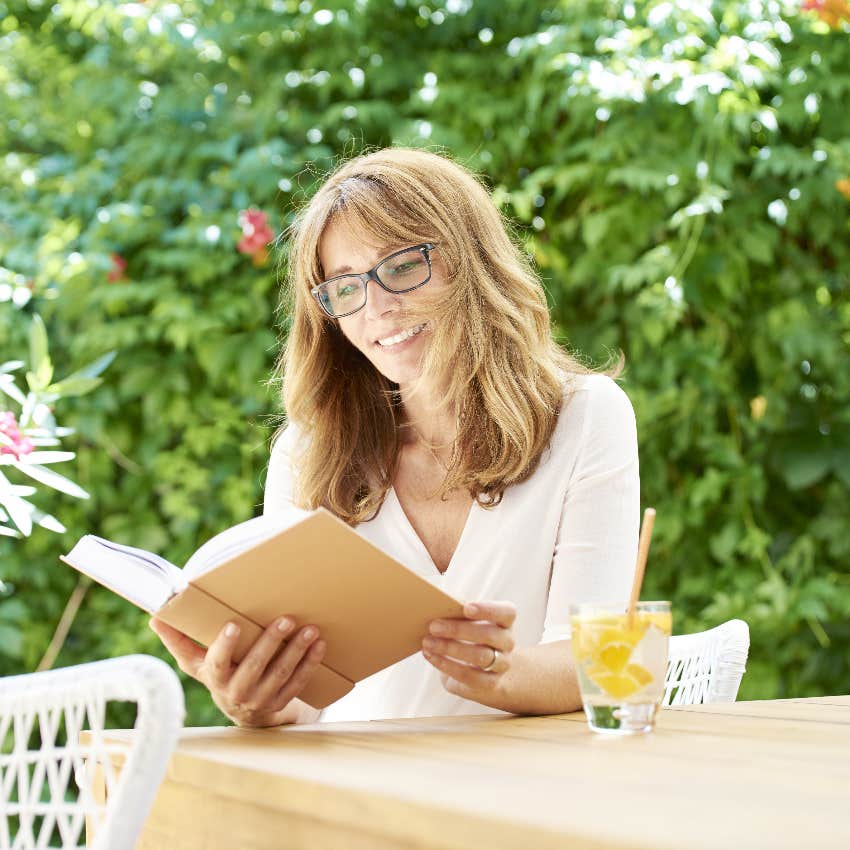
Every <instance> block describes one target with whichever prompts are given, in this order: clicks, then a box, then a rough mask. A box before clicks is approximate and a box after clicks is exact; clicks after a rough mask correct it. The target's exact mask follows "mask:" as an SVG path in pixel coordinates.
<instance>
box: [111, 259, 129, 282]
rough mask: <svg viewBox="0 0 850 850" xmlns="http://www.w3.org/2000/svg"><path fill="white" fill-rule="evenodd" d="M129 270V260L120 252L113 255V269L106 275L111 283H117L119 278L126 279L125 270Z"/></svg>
mask: <svg viewBox="0 0 850 850" xmlns="http://www.w3.org/2000/svg"><path fill="white" fill-rule="evenodd" d="M126 271H127V261H126V260H125V259H124V258H123V257H122V256H121V255H120V254H113V255H112V269H111V270H110V272H109V274H108V275H107V276H106V279H107V280H108V281H109V282H110V283H117V282H118V281H119V280H126V275H125V274H124V272H126Z"/></svg>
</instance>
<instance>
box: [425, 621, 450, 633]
mask: <svg viewBox="0 0 850 850" xmlns="http://www.w3.org/2000/svg"><path fill="white" fill-rule="evenodd" d="M429 631H430V632H431V634H432V635H444V634H445V633H446V624H445V623H441V622H440V621H439V620H435V621H434V622H433V623H431V628H430V629H429Z"/></svg>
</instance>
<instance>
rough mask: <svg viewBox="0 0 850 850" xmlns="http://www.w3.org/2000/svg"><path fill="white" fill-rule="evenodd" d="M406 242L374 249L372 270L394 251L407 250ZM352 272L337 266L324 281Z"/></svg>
mask: <svg viewBox="0 0 850 850" xmlns="http://www.w3.org/2000/svg"><path fill="white" fill-rule="evenodd" d="M407 247H408V243H407V242H397V243H396V244H395V245H387V246H385V247H384V248H376V249H375V252H376V255H375V261H374V262H373V263H372V268H374V267H375V266H376V265H377V264H378V263H380V262H381V260H385V259H386V258H387V257H389V255H390V254H394V253H395V252H396V251H400V250H401V249H402V248H407ZM351 271H354V270H353V269H352V268H351V266H337V267H336V268H335V269H334V270H333V271H332V272H331V273H330V274H328V275H327V276H326V277H325V279H326V280H329V279H330V278H332V277H339V275H341V274H348V272H351Z"/></svg>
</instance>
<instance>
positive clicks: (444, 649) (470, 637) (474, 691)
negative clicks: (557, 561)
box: [422, 602, 516, 708]
mask: <svg viewBox="0 0 850 850" xmlns="http://www.w3.org/2000/svg"><path fill="white" fill-rule="evenodd" d="M463 613H464V617H465V618H466V619H446V620H434V621H433V622H432V623H431V625H430V628H429V631H430V634H429V635H428V637H426V638H424V639H423V641H422V654H423V655H424V656H425V658H426V659H427V660H428V661H429V662H430V663H431V664H432V665H433V666H434V667H436V668H437V670H439V671H440V673H441V674H442V676H441V678H442V680H443V687H444V688H445V689H446V690H447V691H448V692H449V693H452V694H457V695H458V696H461V697H464V698H465V699H471V700H474V701H475V702H480V703H482V704H483V705H490V706H493V707H494V708H501V707H502V703H503V702H504V697H503V696H502V695H501V694H500V688H501V687H502V686H503V684H504V679H505V675H506V674H507V673H508V672H509V671H510V669H511V660H512V658H511V656H512V653H513V649H514V636H513V632H512V627H513V624H514V620H515V619H516V606H515V605H514V604H513V603H511V602H474V603H469V604H467V605H464V606H463Z"/></svg>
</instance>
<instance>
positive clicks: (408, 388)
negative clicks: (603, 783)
mask: <svg viewBox="0 0 850 850" xmlns="http://www.w3.org/2000/svg"><path fill="white" fill-rule="evenodd" d="M288 283H289V295H290V300H291V308H290V309H291V316H292V322H291V327H290V330H289V335H288V339H287V342H286V347H285V351H284V354H283V357H282V360H281V366H280V371H281V374H282V379H283V396H284V404H285V408H286V411H287V416H288V423H289V424H288V426H287V427H286V428H285V430H284V431H283V432H282V433H281V434H280V435H279V439H277V441H276V442H275V444H274V446H273V449H272V456H271V461H270V465H269V474H268V481H267V484H266V495H265V512H266V513H269V514H277V513H283V512H285V511H286V510H287V509H288V507H289V506H290V505H293V504H295V505H298V506H300V507H308V508H315V507H317V506H319V505H322V506H324V507H326V508H327V509H328V510H330V511H332V512H333V513H335V514H336V515H337V516H339V517H340V518H342V519H344V520H345V521H346V522H348V523H350V524H351V525H354V526H356V527H357V530H358V531H359V532H360V533H361V534H362V535H363V536H364V537H366V538H368V539H369V540H371V541H372V542H374V543H376V544H377V545H378V546H380V547H381V548H382V549H384V550H385V551H387V552H388V553H389V554H391V555H393V556H394V557H396V558H397V559H398V560H400V561H401V562H402V563H404V564H406V565H407V566H408V567H409V568H411V569H414V570H416V571H417V572H419V573H420V574H422V575H424V576H425V577H427V578H428V579H429V580H431V581H433V582H434V583H435V584H437V585H439V586H440V587H442V588H443V589H444V590H446V591H447V592H448V593H450V594H451V595H453V596H454V597H455V598H458V599H463V600H471V602H470V604H467V605H466V606H465V609H464V615H465V619H456V620H447V621H435V622H434V623H432V624H431V626H430V630H429V634H428V635H423V641H422V653H421V654H417V655H414V656H411V657H410V658H407V659H405V660H404V661H401V662H399V663H398V664H395V665H393V666H392V667H390V668H387V669H386V670H383V671H381V672H380V673H378V674H376V675H374V676H372V677H370V678H369V679H367V680H365V681H363V682H361V683H359V684H358V685H357V686H356V687H355V688H354V690H353V691H351V692H350V693H349V694H347V695H346V696H345V697H343V698H342V699H341V700H339V701H338V702H337V703H335V704H333V705H332V706H330V707H328V708H327V709H325V710H324V712H322V715H321V717H322V719H323V720H352V719H377V718H382V717H401V716H422V715H447V714H462V713H484V712H487V711H494V712H513V713H522V714H549V713H557V712H563V711H571V710H573V709H576V708H578V707H579V705H580V699H579V693H578V686H577V681H576V673H575V668H574V664H573V661H572V657H571V653H570V644H569V634H570V629H569V623H568V606H569V604H570V603H572V602H579V601H602V600H610V599H620V598H621V599H625V598H627V596H628V591H629V586H630V583H631V578H632V572H633V569H634V563H635V558H636V552H637V531H638V510H639V504H638V503H639V481H638V462H637V439H636V432H635V422H634V414H633V412H632V408H631V405H630V403H629V401H628V399H627V398H626V396H625V394H624V393H623V392H622V391H621V390H620V389H619V388H618V387H617V385H616V384H615V383H614V382H613V381H612V380H611V378H610V377H608V376H606V375H601V374H592V373H590V372H589V371H588V370H587V369H585V368H583V367H582V366H581V365H580V364H579V363H578V362H577V361H576V360H574V359H573V358H572V357H570V356H569V355H567V354H566V353H565V352H563V351H562V350H561V349H560V348H558V346H557V345H556V344H555V342H554V341H553V339H552V336H551V332H550V325H549V316H548V311H547V306H546V300H545V295H544V292H543V288H542V286H541V284H540V282H539V280H538V279H537V278H536V276H535V275H534V274H533V273H532V271H531V269H530V268H529V266H528V264H527V262H526V261H525V260H524V258H523V255H522V254H521V252H520V251H519V250H518V249H517V247H516V246H515V245H514V244H513V243H512V241H511V239H510V237H509V236H508V233H507V231H506V228H505V224H504V222H503V221H502V219H501V216H500V214H499V212H498V211H497V209H496V208H495V207H494V205H493V203H492V201H491V200H490V197H489V195H488V194H487V192H486V190H485V189H484V187H483V186H482V185H481V184H480V183H479V182H478V181H477V180H476V179H475V178H474V177H473V176H472V175H471V174H470V173H469V172H468V171H466V170H465V169H464V168H462V167H461V166H459V165H457V164H456V163H454V162H452V161H451V160H449V159H447V158H445V157H442V156H438V155H436V154H433V153H427V152H424V151H417V150H409V149H401V148H396V149H388V150H382V151H377V152H375V153H372V154H368V155H365V156H362V157H359V158H357V159H354V160H352V161H350V162H348V163H346V164H344V165H342V166H341V167H340V168H339V169H338V170H337V171H336V172H335V173H334V174H332V175H331V176H330V178H329V179H328V180H327V181H326V182H325V183H324V185H323V186H322V187H321V188H320V189H319V190H318V192H317V193H316V194H315V196H314V197H313V198H312V200H311V201H310V203H309V204H308V205H307V207H306V209H305V210H304V211H303V213H302V215H301V216H300V218H299V219H298V220H297V221H296V223H295V225H294V226H293V233H292V241H291V251H290V257H289V281H288ZM152 625H153V626H154V628H155V630H156V631H157V633H158V634H159V635H160V637H161V638H162V639H163V641H164V643H165V645H166V647H167V648H168V649H169V650H170V651H171V652H172V653H173V654H174V656H175V657H176V658H177V660H178V662H179V664H180V666H181V668H182V669H183V670H185V671H186V672H187V673H189V674H190V675H192V676H194V677H195V678H197V679H199V680H200V681H201V682H203V683H204V684H205V685H206V686H207V687H208V688H209V689H210V691H211V693H212V695H213V698H214V699H215V701H216V703H217V704H218V705H219V707H220V708H221V709H222V710H223V711H224V712H225V714H227V715H228V716H229V717H230V718H231V719H232V720H234V721H235V722H236V723H238V724H240V725H246V726H270V725H278V724H283V723H294V722H312V721H315V720H316V719H318V718H319V712H317V711H315V710H314V709H312V708H311V707H310V706H308V705H306V704H305V703H302V702H301V701H300V700H298V699H297V696H298V693H299V692H300V690H301V689H302V688H303V687H304V685H305V684H306V682H308V681H309V679H310V677H311V675H312V674H313V672H314V670H315V669H316V667H317V665H318V664H319V662H320V661H321V659H322V658H323V656H324V650H325V645H324V643H323V641H322V639H321V635H320V634H319V633H318V630H317V629H316V628H315V627H314V626H312V625H310V624H300V625H298V626H296V624H295V623H294V622H292V619H291V618H288V617H286V616H284V617H282V618H281V619H280V620H279V621H278V622H276V623H273V624H272V625H271V626H270V627H269V628H268V629H267V630H266V631H265V633H264V634H263V635H262V636H261V637H260V638H259V639H258V640H257V642H256V643H255V644H254V646H253V648H252V650H251V651H250V652H249V654H248V655H247V656H246V657H245V659H244V660H242V661H241V663H239V664H234V663H233V661H232V658H231V654H232V649H233V647H234V645H235V640H236V635H237V632H236V627H235V625H233V624H231V625H230V626H228V627H226V628H225V629H224V630H223V631H222V633H221V634H220V635H219V636H218V638H217V639H216V640H215V641H214V642H213V643H212V644H211V645H210V647H209V648H208V649H207V650H206V651H204V650H202V649H200V648H199V647H197V646H196V645H195V644H193V643H192V642H191V641H189V640H188V639H187V638H185V637H184V636H182V635H180V634H179V633H178V632H175V631H174V630H173V629H170V628H169V627H168V626H166V625H165V624H164V623H161V622H160V621H156V620H154V621H153V623H152Z"/></svg>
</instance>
